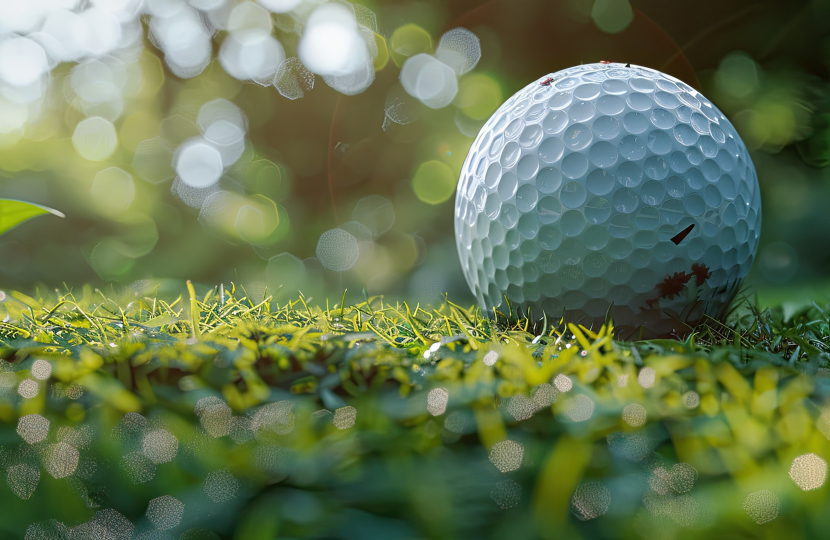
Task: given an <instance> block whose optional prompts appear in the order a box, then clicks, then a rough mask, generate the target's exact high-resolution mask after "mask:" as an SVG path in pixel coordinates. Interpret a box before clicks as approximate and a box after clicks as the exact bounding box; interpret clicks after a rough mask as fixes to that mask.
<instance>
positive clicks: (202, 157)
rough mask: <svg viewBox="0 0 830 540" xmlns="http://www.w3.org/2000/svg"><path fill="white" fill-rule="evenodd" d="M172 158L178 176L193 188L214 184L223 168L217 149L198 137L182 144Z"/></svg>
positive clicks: (220, 155)
mask: <svg viewBox="0 0 830 540" xmlns="http://www.w3.org/2000/svg"><path fill="white" fill-rule="evenodd" d="M174 159H175V162H176V174H178V177H179V178H180V179H181V181H182V182H184V183H185V184H187V185H188V186H191V187H195V188H205V187H208V186H211V185H213V184H215V183H216V182H218V181H219V178H220V177H221V176H222V171H223V170H224V165H223V163H222V154H220V153H219V150H217V149H216V148H215V147H214V146H213V145H211V144H210V143H209V142H208V141H207V140H205V139H203V138H199V137H197V138H194V139H190V140H188V141H186V142H185V143H184V144H182V146H181V147H180V148H179V150H178V151H177V152H176V156H175V157H174Z"/></svg>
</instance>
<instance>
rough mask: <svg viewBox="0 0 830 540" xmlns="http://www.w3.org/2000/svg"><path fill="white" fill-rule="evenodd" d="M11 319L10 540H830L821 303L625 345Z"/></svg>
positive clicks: (177, 314)
mask: <svg viewBox="0 0 830 540" xmlns="http://www.w3.org/2000/svg"><path fill="white" fill-rule="evenodd" d="M197 294H198V295H197ZM0 309H2V310H3V313H4V317H3V319H4V322H3V323H0V343H1V344H2V348H1V349H0V356H2V360H0V467H2V473H3V476H4V478H5V482H4V483H3V485H2V486H1V487H0V500H1V501H2V502H3V507H4V509H5V513H4V515H5V516H6V519H4V520H3V521H2V523H0V530H2V531H3V534H4V535H5V536H9V537H15V538H24V537H25V538H27V539H59V538H78V537H81V538H131V537H132V538H184V539H187V538H246V539H247V538H274V537H276V536H280V537H293V538H311V537H314V538H319V537H338V538H413V537H429V538H469V537H477V538H491V537H492V538H500V537H504V536H505V535H508V536H510V537H511V538H540V537H544V538H547V537H550V538H554V537H561V536H567V537H569V538H579V537H585V538H630V537H635V536H639V537H644V538H655V537H667V538H704V537H707V536H708V537H711V535H712V534H716V535H718V536H719V537H723V536H730V535H731V536H753V537H754V536H770V537H778V536H784V535H786V536H787V537H788V538H821V537H823V536H824V532H825V518H824V516H825V515H826V512H827V508H828V504H830V503H829V502H828V501H830V499H828V497H827V496H826V495H827V493H828V486H826V485H825V483H826V482H825V481H826V476H827V463H826V459H828V458H830V441H829V440H828V439H830V403H828V398H829V397H830V384H828V381H830V379H828V373H830V370H828V367H830V364H828V362H830V305H828V306H824V307H822V306H819V305H812V306H810V307H809V308H804V309H802V310H800V311H798V312H793V313H789V314H785V313H783V312H782V311H781V310H769V309H767V310H765V311H763V312H758V311H757V310H754V309H753V308H752V307H751V304H749V303H745V304H743V305H742V306H741V307H740V309H737V310H735V311H734V312H733V315H732V318H731V319H730V322H729V324H728V325H724V324H721V323H717V322H715V321H712V322H711V324H709V325H706V326H704V327H703V328H701V329H700V331H699V332H698V333H696V334H695V335H693V336H691V337H690V338H689V339H688V340H687V341H685V342H677V341H650V342H635V343H625V342H618V341H615V340H614V339H613V327H610V326H609V327H603V328H600V329H594V330H593V331H592V330H591V329H587V328H583V327H578V326H574V325H564V323H563V322H561V321H559V322H551V324H550V325H548V324H547V323H541V322H540V323H538V327H535V328H534V326H535V325H534V324H533V323H531V322H530V321H527V320H521V319H519V320H518V321H517V322H515V323H514V324H508V323H507V322H506V321H507V320H508V319H510V318H515V314H512V315H513V316H511V314H510V313H500V314H498V318H497V320H496V321H491V320H488V319H482V318H481V316H480V314H479V313H478V312H477V310H475V309H465V308H462V307H460V306H458V305H456V304H454V303H452V302H450V301H445V302H444V303H443V304H442V305H441V307H440V308H437V309H429V310H423V309H421V308H420V307H419V306H409V305H407V304H401V303H392V304H390V303H387V302H384V301H383V299H382V298H366V299H365V300H364V301H363V302H360V303H357V304H354V305H333V306H331V307H330V308H327V309H321V308H317V307H312V306H308V305H307V304H306V303H305V301H304V300H303V299H302V298H300V299H298V300H292V301H290V302H288V303H275V302H274V301H273V299H272V298H271V297H267V298H255V297H248V296H247V295H246V293H245V291H244V290H242V289H235V288H234V287H233V286H231V287H230V288H229V289H225V288H224V287H219V288H214V289H210V290H207V291H202V290H200V292H199V293H197V292H196V288H194V287H192V286H191V287H190V293H189V295H188V296H185V297H181V296H180V297H179V298H177V299H176V300H175V301H172V302H166V301H164V300H163V299H162V298H160V297H159V296H157V295H156V294H155V293H154V291H153V289H149V290H148V289H145V290H141V291H138V290H137V291H134V292H132V293H130V294H126V295H122V296H118V297H115V298H110V297H107V296H105V295H104V294H102V292H101V291H98V290H94V289H92V288H91V287H85V288H83V290H80V291H78V292H73V291H67V292H65V293H62V294H60V295H37V296H36V297H30V296H26V295H24V294H21V293H17V292H15V293H11V295H10V296H9V297H6V298H4V300H3V302H2V304H0Z"/></svg>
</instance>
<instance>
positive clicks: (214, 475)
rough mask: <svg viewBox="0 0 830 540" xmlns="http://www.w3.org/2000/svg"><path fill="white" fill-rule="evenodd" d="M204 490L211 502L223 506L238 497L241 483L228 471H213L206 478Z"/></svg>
mask: <svg viewBox="0 0 830 540" xmlns="http://www.w3.org/2000/svg"><path fill="white" fill-rule="evenodd" d="M204 490H205V494H206V495H207V496H208V498H209V499H210V500H211V501H213V502H215V503H216V504H222V503H224V502H228V501H230V500H231V499H233V498H234V497H236V492H237V491H238V490H239V481H238V480H237V479H236V477H235V476H234V475H232V474H231V473H230V472H228V471H226V470H221V471H212V472H210V473H209V474H208V475H207V477H206V478H205V486H204Z"/></svg>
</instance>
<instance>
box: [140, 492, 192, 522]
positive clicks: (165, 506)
mask: <svg viewBox="0 0 830 540" xmlns="http://www.w3.org/2000/svg"><path fill="white" fill-rule="evenodd" d="M146 515H147V519H148V520H150V523H152V524H153V525H155V526H156V528H158V529H161V530H163V531H167V530H170V529H173V528H175V527H176V526H178V524H179V523H181V521H182V516H183V515H184V503H183V502H181V501H180V500H178V499H177V498H175V497H173V496H171V495H163V496H161V497H156V498H155V499H153V500H151V501H150V503H149V504H148V505H147V512H146Z"/></svg>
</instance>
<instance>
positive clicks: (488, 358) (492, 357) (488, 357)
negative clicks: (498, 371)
mask: <svg viewBox="0 0 830 540" xmlns="http://www.w3.org/2000/svg"><path fill="white" fill-rule="evenodd" d="M498 359H499V353H497V352H496V351H488V352H487V354H485V355H484V358H483V359H482V361H483V362H484V365H485V366H492V365H494V364H495V363H496V360H498Z"/></svg>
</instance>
